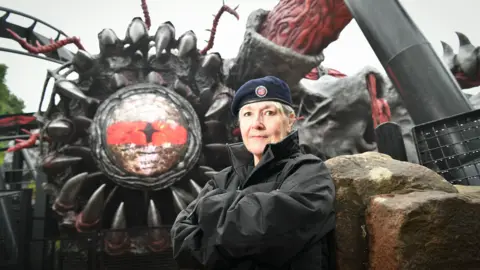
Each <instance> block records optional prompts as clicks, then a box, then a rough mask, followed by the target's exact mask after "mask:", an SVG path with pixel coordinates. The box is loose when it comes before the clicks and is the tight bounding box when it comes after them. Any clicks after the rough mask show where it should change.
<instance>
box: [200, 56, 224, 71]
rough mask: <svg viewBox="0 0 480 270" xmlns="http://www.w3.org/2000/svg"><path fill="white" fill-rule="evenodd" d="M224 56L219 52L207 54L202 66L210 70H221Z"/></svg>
mask: <svg viewBox="0 0 480 270" xmlns="http://www.w3.org/2000/svg"><path fill="white" fill-rule="evenodd" d="M221 66H222V58H221V56H220V54H218V53H211V54H207V55H206V56H205V57H204V58H203V61H202V68H204V69H209V70H220V67H221Z"/></svg>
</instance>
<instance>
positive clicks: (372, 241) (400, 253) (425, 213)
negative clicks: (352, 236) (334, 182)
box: [367, 191, 480, 270]
mask: <svg viewBox="0 0 480 270" xmlns="http://www.w3.org/2000/svg"><path fill="white" fill-rule="evenodd" d="M478 217H480V193H475V192H473V193H458V194H455V193H446V192H440V191H423V192H412V193H409V194H395V195H393V194H392V195H379V196H375V197H373V198H372V199H371V201H370V205H369V207H368V210H367V231H368V232H369V250H370V261H369V269H371V270H396V269H403V270H423V269H425V270H428V269H438V270H440V269H445V270H447V269H448V270H454V269H480V234H479V232H480V220H479V218H478Z"/></svg>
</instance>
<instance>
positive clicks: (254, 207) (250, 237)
mask: <svg viewBox="0 0 480 270" xmlns="http://www.w3.org/2000/svg"><path fill="white" fill-rule="evenodd" d="M334 200H335V187H334V185H333V181H332V179H331V176H330V172H329V170H328V168H327V167H326V166H325V164H324V163H323V162H322V161H321V160H320V159H318V158H308V159H303V160H301V161H299V162H298V163H296V164H295V166H293V168H292V169H291V170H290V172H289V173H288V174H287V177H286V178H285V180H284V182H283V184H282V185H281V187H280V188H279V189H277V190H274V191H272V192H245V191H237V192H224V193H222V194H217V195H213V196H209V197H204V198H201V199H200V200H199V202H198V206H197V208H196V211H197V213H198V224H199V225H200V228H201V230H202V231H203V234H204V237H209V238H211V240H210V241H211V242H212V243H214V244H215V245H217V246H220V247H222V249H223V250H224V252H226V253H227V254H228V255H229V256H231V257H233V258H240V257H244V256H255V255H258V254H262V253H264V252H269V251H270V252H271V249H279V248H282V250H283V251H282V253H281V256H279V257H277V258H273V259H272V261H275V263H278V264H282V263H284V262H287V261H288V260H290V259H291V258H292V257H293V256H295V255H296V254H298V253H299V252H300V250H301V249H303V248H304V247H305V245H307V244H308V243H309V242H310V241H311V240H312V239H313V238H315V237H316V238H317V239H318V237H323V235H325V234H326V233H328V232H329V231H331V230H332V229H333V228H334V226H335V224H334V221H335V213H334ZM270 252H269V253H270Z"/></svg>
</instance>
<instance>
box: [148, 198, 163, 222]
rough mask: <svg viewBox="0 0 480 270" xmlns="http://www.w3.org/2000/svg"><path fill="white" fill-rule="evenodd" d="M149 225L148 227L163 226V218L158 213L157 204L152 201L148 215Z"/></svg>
mask: <svg viewBox="0 0 480 270" xmlns="http://www.w3.org/2000/svg"><path fill="white" fill-rule="evenodd" d="M147 224H148V227H160V226H162V217H161V216H160V214H159V213H158V210H157V207H156V206H155V202H154V201H153V200H150V203H149V205H148V214H147Z"/></svg>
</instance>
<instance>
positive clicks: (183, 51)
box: [178, 30, 197, 57]
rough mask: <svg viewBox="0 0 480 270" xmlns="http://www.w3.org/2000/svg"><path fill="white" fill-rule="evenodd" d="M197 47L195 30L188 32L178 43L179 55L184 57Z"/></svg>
mask: <svg viewBox="0 0 480 270" xmlns="http://www.w3.org/2000/svg"><path fill="white" fill-rule="evenodd" d="M196 48H197V37H196V36H195V33H194V32H193V31H191V30H190V31H188V32H186V33H185V34H184V35H183V36H182V37H180V41H179V43H178V57H184V56H186V55H187V54H189V53H190V52H192V51H193V50H194V49H196Z"/></svg>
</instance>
